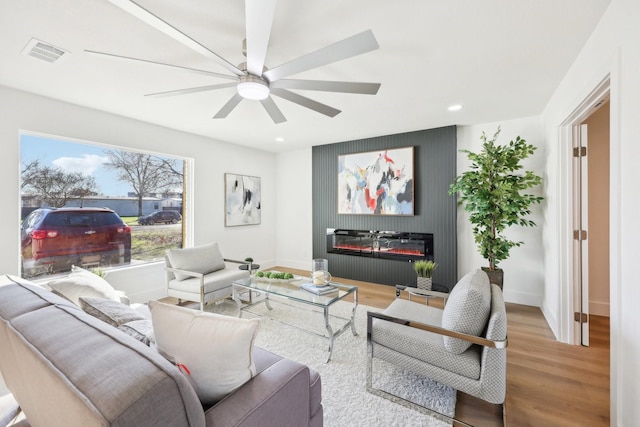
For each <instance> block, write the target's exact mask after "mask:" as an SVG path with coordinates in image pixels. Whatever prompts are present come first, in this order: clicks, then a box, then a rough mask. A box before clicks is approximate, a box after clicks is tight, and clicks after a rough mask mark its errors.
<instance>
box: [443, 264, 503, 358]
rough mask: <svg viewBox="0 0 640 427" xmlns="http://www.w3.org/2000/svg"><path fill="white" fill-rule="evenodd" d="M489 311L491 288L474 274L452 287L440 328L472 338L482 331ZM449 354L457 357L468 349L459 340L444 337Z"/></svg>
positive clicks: (479, 273)
mask: <svg viewBox="0 0 640 427" xmlns="http://www.w3.org/2000/svg"><path fill="white" fill-rule="evenodd" d="M490 310H491V285H490V284H489V277H487V273H485V272H484V271H482V270H479V269H478V270H475V271H472V272H470V273H468V274H467V275H465V276H464V277H463V278H462V279H460V281H459V282H458V283H456V285H455V286H454V287H453V290H452V291H451V294H450V295H449V299H448V301H447V304H446V305H445V307H444V310H443V312H442V327H443V328H445V329H450V330H452V331H456V332H461V333H463V334H469V335H476V336H480V334H481V333H482V332H483V331H484V330H485V327H486V326H487V320H488V319H489V312H490ZM444 345H445V347H446V348H447V350H449V351H450V352H451V353H454V354H460V353H462V352H464V351H465V350H466V349H468V348H469V347H470V346H471V343H470V342H468V341H464V340H461V339H459V338H452V337H444Z"/></svg>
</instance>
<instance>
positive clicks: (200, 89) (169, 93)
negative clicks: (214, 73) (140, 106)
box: [145, 83, 236, 98]
mask: <svg viewBox="0 0 640 427" xmlns="http://www.w3.org/2000/svg"><path fill="white" fill-rule="evenodd" d="M234 86H236V83H222V84H219V85H207V86H198V87H190V88H187V89H178V90H169V91H166V92H156V93H149V94H147V95H145V96H150V97H155V98H162V97H165V96H176V95H186V94H189V93H197V92H206V91H208V90H216V89H224V88H227V87H234Z"/></svg>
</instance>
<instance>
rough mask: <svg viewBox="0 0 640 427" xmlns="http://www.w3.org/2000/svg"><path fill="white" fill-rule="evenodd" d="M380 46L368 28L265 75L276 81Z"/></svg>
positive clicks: (271, 80)
mask: <svg viewBox="0 0 640 427" xmlns="http://www.w3.org/2000/svg"><path fill="white" fill-rule="evenodd" d="M378 47H379V46H378V42H377V41H376V38H375V36H374V35H373V31H371V30H367V31H364V32H362V33H360V34H356V35H355V36H351V37H349V38H346V39H344V40H342V41H339V42H337V43H334V44H332V45H329V46H327V47H324V48H322V49H319V50H316V51H315V52H311V53H308V54H306V55H304V56H301V57H299V58H296V59H294V60H292V61H289V62H287V63H284V64H282V65H279V66H277V67H275V68H273V69H271V70H269V71H266V72H265V73H264V74H263V76H264V77H266V78H267V79H268V80H269V81H270V82H275V81H276V80H280V79H281V78H284V77H287V76H290V75H292V74H297V73H300V72H302V71H307V70H311V69H312V68H317V67H321V66H323V65H327V64H331V63H333V62H337V61H341V60H343V59H347V58H351V57H352V56H357V55H360V54H362V53H366V52H369V51H372V50H375V49H377V48H378Z"/></svg>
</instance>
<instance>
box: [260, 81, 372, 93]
mask: <svg viewBox="0 0 640 427" xmlns="http://www.w3.org/2000/svg"><path fill="white" fill-rule="evenodd" d="M269 86H270V87H271V88H281V89H300V90H319V91H325V92H343V93H357V94H361V95H375V94H376V93H378V89H380V83H357V82H330V81H324V80H289V79H283V80H276V81H275V82H273V83H271V84H270V85H269Z"/></svg>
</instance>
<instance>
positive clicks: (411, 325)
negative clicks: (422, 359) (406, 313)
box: [367, 311, 507, 348]
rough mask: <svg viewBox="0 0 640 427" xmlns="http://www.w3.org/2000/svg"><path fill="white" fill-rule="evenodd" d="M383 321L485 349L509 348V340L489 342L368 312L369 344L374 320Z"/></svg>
mask: <svg viewBox="0 0 640 427" xmlns="http://www.w3.org/2000/svg"><path fill="white" fill-rule="evenodd" d="M374 318H376V319H381V320H383V321H387V322H394V323H399V324H401V325H403V326H407V327H409V328H417V329H422V330H424V331H427V332H433V333H434V334H438V335H446V336H448V337H453V338H459V339H461V340H464V341H468V342H471V343H473V344H479V345H481V346H483V347H491V348H507V339H504V340H502V341H495V340H489V339H486V338H483V337H477V336H475V335H469V334H463V333H461V332H456V331H452V330H450V329H445V328H441V327H439V326H434V325H429V324H426V323H420V322H415V321H410V320H406V319H400V318H398V317H393V316H388V315H386V314H382V313H374V312H371V311H368V312H367V343H369V342H371V333H372V331H373V319H374Z"/></svg>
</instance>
